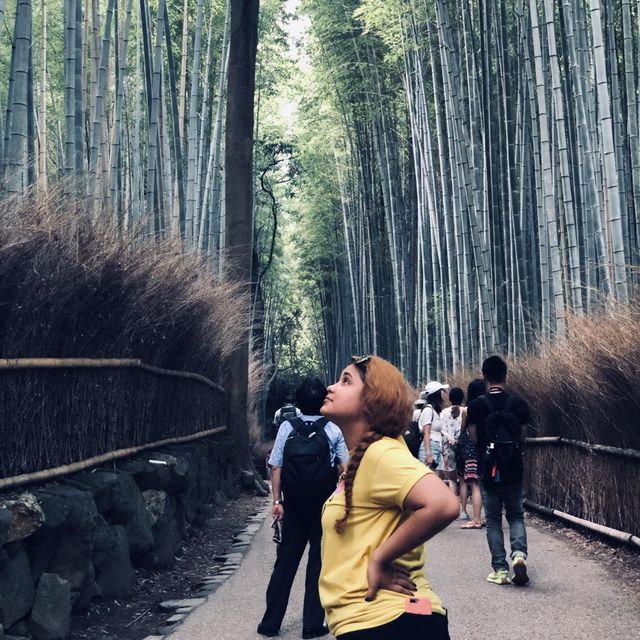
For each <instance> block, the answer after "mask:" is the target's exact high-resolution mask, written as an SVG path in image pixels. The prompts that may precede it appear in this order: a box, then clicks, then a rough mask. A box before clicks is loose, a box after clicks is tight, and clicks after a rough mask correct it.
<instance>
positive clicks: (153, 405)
mask: <svg viewBox="0 0 640 640" xmlns="http://www.w3.org/2000/svg"><path fill="white" fill-rule="evenodd" d="M225 416H226V403H225V396H224V389H223V388H222V387H221V386H220V385H219V384H217V383H216V382H213V381H212V380H209V379H208V378H206V377H204V376H202V375H199V374H196V373H191V372H184V371H174V370H168V369H162V368H159V367H154V366H150V365H147V364H145V363H143V362H141V361H140V360H134V359H121V360H120V359H88V358H61V359H52V358H19V359H10V360H6V359H5V360H2V359H0V437H1V438H2V446H1V447H0V478H2V479H0V489H2V488H6V487H8V486H15V485H17V484H23V483H24V482H30V481H35V480H36V479H40V480H41V479H49V478H51V477H56V476H58V475H63V474H66V473H70V472H73V471H77V470H80V469H83V468H87V467H89V466H95V465H96V464H102V463H104V462H105V461H108V460H113V459H116V458H118V457H123V456H125V455H132V454H133V453H136V452H137V451H141V450H144V449H149V448H154V447H158V446H160V445H162V444H168V443H169V442H183V441H187V440H192V439H196V438H199V437H205V436H206V435H212V434H214V433H221V432H222V431H224V427H223V423H224V418H225ZM78 465H80V466H78ZM36 473H40V474H41V475H42V474H44V475H43V476H42V477H40V476H37V475H34V474H36Z"/></svg>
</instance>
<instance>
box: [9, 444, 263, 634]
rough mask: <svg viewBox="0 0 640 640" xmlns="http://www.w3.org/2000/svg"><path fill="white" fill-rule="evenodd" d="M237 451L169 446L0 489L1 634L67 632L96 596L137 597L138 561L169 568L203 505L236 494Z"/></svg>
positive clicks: (219, 447)
mask: <svg viewBox="0 0 640 640" xmlns="http://www.w3.org/2000/svg"><path fill="white" fill-rule="evenodd" d="M231 450H232V444H231V441H230V440H229V439H220V438H215V439H209V440H200V441H197V442H194V443H190V444H182V445H175V446H169V447H166V448H163V449H162V450H158V451H152V452H146V454H145V455H144V456H138V457H135V458H130V459H126V460H123V461H121V462H119V463H116V464H115V465H114V466H112V467H110V468H96V469H93V470H92V471H88V472H83V473H80V474H76V475H73V476H69V477H67V478H65V479H64V480H61V481H56V482H51V483H49V484H45V485H39V486H32V487H29V488H28V489H25V490H23V491H21V492H20V493H15V492H14V493H12V494H5V495H0V546H1V549H0V625H2V627H1V628H0V640H2V639H3V638H8V639H9V640H11V639H15V638H32V639H33V640H57V639H63V638H66V637H67V635H68V634H69V626H70V621H71V613H72V612H81V611H83V610H85V609H87V607H89V606H90V602H91V600H92V599H93V598H96V597H98V598H99V597H103V598H127V597H129V596H131V595H132V594H133V586H134V580H135V575H134V571H133V567H147V568H152V567H171V566H172V565H173V564H174V562H175V554H176V551H177V549H178V548H179V547H180V545H181V543H182V541H183V540H184V539H185V538H186V537H187V536H188V535H189V530H190V529H191V527H192V526H194V525H196V524H198V520H199V517H201V516H200V514H201V513H202V512H203V511H205V509H204V507H205V505H208V504H212V503H215V502H217V501H223V500H226V498H228V497H233V496H235V495H237V492H238V489H237V488H236V487H235V486H234V485H233V483H232V471H231ZM245 481H246V482H247V483H248V484H249V483H250V484H252V483H253V479H252V478H245Z"/></svg>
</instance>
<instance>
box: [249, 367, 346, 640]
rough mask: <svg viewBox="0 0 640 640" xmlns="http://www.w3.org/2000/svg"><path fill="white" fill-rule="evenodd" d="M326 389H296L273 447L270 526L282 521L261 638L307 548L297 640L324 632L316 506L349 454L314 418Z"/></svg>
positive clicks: (269, 630)
mask: <svg viewBox="0 0 640 640" xmlns="http://www.w3.org/2000/svg"><path fill="white" fill-rule="evenodd" d="M326 395H327V389H326V387H325V386H324V385H323V384H322V382H321V381H320V380H318V378H306V379H305V380H303V381H302V383H301V384H300V386H299V387H298V388H297V389H296V404H297V406H298V408H299V409H300V411H301V412H302V413H301V415H300V416H298V417H293V418H291V419H290V420H287V421H285V422H283V423H282V424H281V425H280V428H279V429H278V435H277V436H276V440H275V442H274V444H273V449H272V451H271V457H270V458H269V465H270V466H271V492H272V494H273V508H272V511H271V514H272V516H273V518H274V521H275V520H276V519H277V520H282V538H281V542H280V543H279V545H278V550H277V554H276V562H275V565H274V567H273V572H272V574H271V579H270V580H269V586H268V587H267V610H266V612H265V614H264V616H263V617H262V621H261V622H260V624H259V625H258V633H260V634H262V635H263V636H267V637H272V636H277V635H278V633H279V631H280V625H281V624H282V619H283V618H284V614H285V611H286V609H287V603H288V602H289V594H290V592H291V586H292V584H293V580H294V578H295V575H296V572H297V571H298V565H299V564H300V560H301V559H302V555H303V553H304V550H305V548H306V546H307V543H308V544H309V558H308V561H307V575H306V581H305V594H304V606H303V612H302V637H303V638H316V637H319V636H323V635H326V634H327V633H328V632H329V631H328V628H327V627H326V626H325V624H324V610H323V608H322V605H321V604H320V596H319V594H318V580H319V578H320V539H321V536H322V525H321V522H320V517H321V514H322V505H323V504H324V502H325V500H326V499H327V498H328V497H329V496H330V495H331V493H333V491H334V490H335V487H336V483H337V480H338V475H339V474H340V473H342V472H343V471H344V470H345V469H346V465H347V462H348V458H349V452H348V451H347V446H346V444H345V441H344V436H343V435H342V432H341V431H340V429H339V428H338V427H337V426H336V425H335V424H333V423H332V422H329V421H328V420H327V419H326V418H324V417H323V416H321V415H320V407H322V403H323V402H324V399H325V396H326Z"/></svg>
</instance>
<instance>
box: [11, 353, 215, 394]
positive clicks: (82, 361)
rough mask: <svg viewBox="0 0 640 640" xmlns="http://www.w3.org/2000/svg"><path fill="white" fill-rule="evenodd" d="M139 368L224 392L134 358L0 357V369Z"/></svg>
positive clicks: (201, 379) (190, 375)
mask: <svg viewBox="0 0 640 640" xmlns="http://www.w3.org/2000/svg"><path fill="white" fill-rule="evenodd" d="M127 367H129V368H139V369H143V370H144V371H149V372H151V373H157V374H158V375H164V376H172V377H176V378H190V379H192V380H198V381H199V382H203V383H204V384H206V385H208V386H210V387H211V388H213V389H216V391H220V392H221V393H224V387H222V386H221V385H219V384H218V383H216V382H213V380H209V378H206V377H205V376H203V375H201V374H199V373H193V372H192V371H176V370H174V369H162V368H161V367H154V366H153V365H150V364H145V363H144V362H142V361H141V360H138V359H135V358H0V371H2V370H3V369H4V370H9V369H119V368H127Z"/></svg>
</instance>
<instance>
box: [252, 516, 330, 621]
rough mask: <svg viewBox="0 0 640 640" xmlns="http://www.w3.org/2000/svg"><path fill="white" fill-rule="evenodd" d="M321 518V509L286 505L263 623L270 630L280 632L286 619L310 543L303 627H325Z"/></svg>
mask: <svg viewBox="0 0 640 640" xmlns="http://www.w3.org/2000/svg"><path fill="white" fill-rule="evenodd" d="M320 515H321V513H320V510H319V509H317V510H309V511H307V510H305V511H296V510H295V509H293V508H291V507H290V508H287V506H286V505H285V508H284V520H283V523H282V542H281V543H280V544H279V545H278V552H277V556H276V563H275V565H274V567H273V572H272V574H271V579H270V580H269V586H268V587H267V610H266V612H265V614H264V617H263V618H262V623H261V624H262V626H263V627H265V628H267V629H271V630H273V631H279V630H280V625H281V624H282V619H283V618H284V614H285V611H286V610H287V603H288V602H289V594H290V593H291V586H292V585H293V580H294V578H295V577H296V573H297V571H298V565H299V564H300V560H301V559H302V554H303V553H304V550H305V548H306V546H307V543H309V559H308V561H307V577H306V580H305V588H304V607H303V610H302V627H303V628H304V629H319V628H320V627H322V625H323V624H324V610H323V608H322V605H321V604H320V595H319V594H318V580H319V579H320V539H321V537H322V526H321V524H320Z"/></svg>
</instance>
